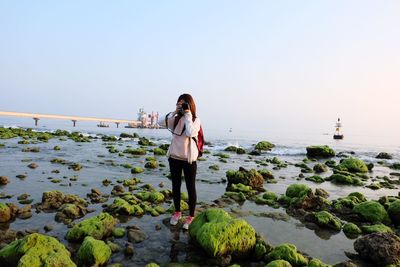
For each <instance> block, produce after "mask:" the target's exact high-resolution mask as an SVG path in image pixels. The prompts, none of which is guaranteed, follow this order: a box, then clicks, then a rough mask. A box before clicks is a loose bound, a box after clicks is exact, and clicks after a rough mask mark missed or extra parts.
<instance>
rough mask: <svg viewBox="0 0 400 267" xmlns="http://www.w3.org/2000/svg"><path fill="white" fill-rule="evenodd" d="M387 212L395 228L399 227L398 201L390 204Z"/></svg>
mask: <svg viewBox="0 0 400 267" xmlns="http://www.w3.org/2000/svg"><path fill="white" fill-rule="evenodd" d="M387 211H388V214H389V217H390V219H391V220H392V222H393V223H394V224H395V225H396V226H398V225H400V200H396V201H394V202H392V203H390V204H389V208H388V210H387Z"/></svg>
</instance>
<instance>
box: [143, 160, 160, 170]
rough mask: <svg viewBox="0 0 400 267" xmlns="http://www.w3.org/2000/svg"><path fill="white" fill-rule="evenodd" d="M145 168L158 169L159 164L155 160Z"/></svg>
mask: <svg viewBox="0 0 400 267" xmlns="http://www.w3.org/2000/svg"><path fill="white" fill-rule="evenodd" d="M144 167H145V168H147V169H157V168H158V162H157V161H155V160H151V161H148V162H146V164H145V165H144Z"/></svg>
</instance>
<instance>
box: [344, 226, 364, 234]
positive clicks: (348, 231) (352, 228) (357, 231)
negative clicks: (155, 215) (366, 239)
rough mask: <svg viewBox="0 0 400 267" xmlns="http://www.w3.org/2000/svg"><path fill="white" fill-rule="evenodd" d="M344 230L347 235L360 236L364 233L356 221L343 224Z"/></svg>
mask: <svg viewBox="0 0 400 267" xmlns="http://www.w3.org/2000/svg"><path fill="white" fill-rule="evenodd" d="M343 232H344V234H345V235H346V236H358V235H361V234H362V231H361V229H360V228H359V227H358V226H357V225H356V224H354V223H346V224H345V225H344V226H343Z"/></svg>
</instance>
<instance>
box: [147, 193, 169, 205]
mask: <svg viewBox="0 0 400 267" xmlns="http://www.w3.org/2000/svg"><path fill="white" fill-rule="evenodd" d="M148 200H149V201H150V202H151V203H161V202H164V200H165V196H164V195H163V194H162V193H160V192H151V193H150V197H149V199H148Z"/></svg>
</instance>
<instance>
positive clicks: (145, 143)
mask: <svg viewBox="0 0 400 267" xmlns="http://www.w3.org/2000/svg"><path fill="white" fill-rule="evenodd" d="M138 144H139V145H141V146H156V144H155V143H154V142H152V141H150V140H149V139H147V138H146V137H139V142H138Z"/></svg>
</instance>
